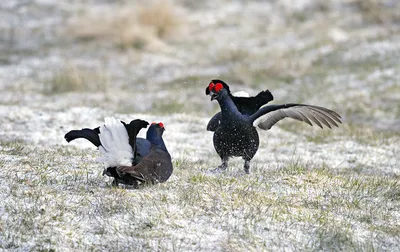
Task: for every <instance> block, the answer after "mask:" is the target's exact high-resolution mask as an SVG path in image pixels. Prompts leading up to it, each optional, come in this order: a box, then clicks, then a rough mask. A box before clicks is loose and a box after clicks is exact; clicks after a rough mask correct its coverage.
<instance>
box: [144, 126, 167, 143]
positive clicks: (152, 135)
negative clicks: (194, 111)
mask: <svg viewBox="0 0 400 252" xmlns="http://www.w3.org/2000/svg"><path fill="white" fill-rule="evenodd" d="M164 131H165V128H164V124H163V123H162V122H159V123H152V124H151V125H150V127H149V129H148V130H147V135H146V139H147V140H149V141H150V142H151V143H152V144H155V145H157V146H159V147H161V148H164V149H165V150H166V149H167V148H166V147H165V144H164V140H163V139H162V135H163V133H164Z"/></svg>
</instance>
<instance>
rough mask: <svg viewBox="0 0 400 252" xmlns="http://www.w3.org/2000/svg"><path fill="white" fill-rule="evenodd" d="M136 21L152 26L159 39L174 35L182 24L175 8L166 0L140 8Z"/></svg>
mask: <svg viewBox="0 0 400 252" xmlns="http://www.w3.org/2000/svg"><path fill="white" fill-rule="evenodd" d="M138 21H139V23H140V24H142V25H146V26H149V27H153V28H154V29H155V32H156V35H157V37H159V38H161V39H165V38H169V37H171V36H172V35H175V34H176V31H177V28H178V27H179V26H180V25H181V24H182V19H181V16H180V15H178V11H177V8H176V7H175V6H174V5H172V4H171V3H170V2H168V1H157V2H154V3H152V4H151V5H150V6H146V7H142V8H140V10H139V13H138Z"/></svg>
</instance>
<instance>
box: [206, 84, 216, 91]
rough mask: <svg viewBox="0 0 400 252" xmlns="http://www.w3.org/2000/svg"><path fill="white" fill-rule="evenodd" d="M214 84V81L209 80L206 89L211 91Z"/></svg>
mask: <svg viewBox="0 0 400 252" xmlns="http://www.w3.org/2000/svg"><path fill="white" fill-rule="evenodd" d="M214 86H215V85H214V83H213V82H211V83H210V85H208V90H210V91H211V90H212V89H213V88H214Z"/></svg>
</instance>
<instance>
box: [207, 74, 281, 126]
mask: <svg viewBox="0 0 400 252" xmlns="http://www.w3.org/2000/svg"><path fill="white" fill-rule="evenodd" d="M212 83H221V84H222V85H223V87H224V89H225V90H226V91H227V92H228V95H229V97H230V98H231V99H232V101H233V103H234V104H235V106H236V107H237V109H238V110H239V112H240V113H242V114H243V115H245V116H250V115H252V114H254V113H255V112H256V111H257V110H258V109H260V108H261V107H262V106H263V105H265V104H267V103H268V102H270V101H272V100H273V99H274V97H273V96H272V94H271V92H270V91H269V90H265V91H261V92H260V93H258V94H257V95H256V96H251V97H238V96H234V95H232V93H231V91H230V89H229V86H228V85H227V84H226V83H225V82H223V81H221V80H212ZM209 94H210V90H209V88H208V87H207V88H206V95H209ZM220 122H221V112H218V113H217V114H215V115H214V116H213V117H212V118H211V119H210V121H209V122H208V125H207V130H208V131H215V130H216V129H217V128H218V126H219V125H220Z"/></svg>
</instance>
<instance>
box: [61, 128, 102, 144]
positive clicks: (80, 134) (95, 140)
mask: <svg viewBox="0 0 400 252" xmlns="http://www.w3.org/2000/svg"><path fill="white" fill-rule="evenodd" d="M99 133H100V131H99V128H95V129H87V128H85V129H81V130H71V131H70V132H68V133H67V134H65V136H64V138H65V140H67V142H71V141H72V140H75V139H77V138H84V139H86V140H88V141H89V142H91V143H92V144H93V145H94V146H96V147H99V146H100V145H101V142H100V138H99Z"/></svg>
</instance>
